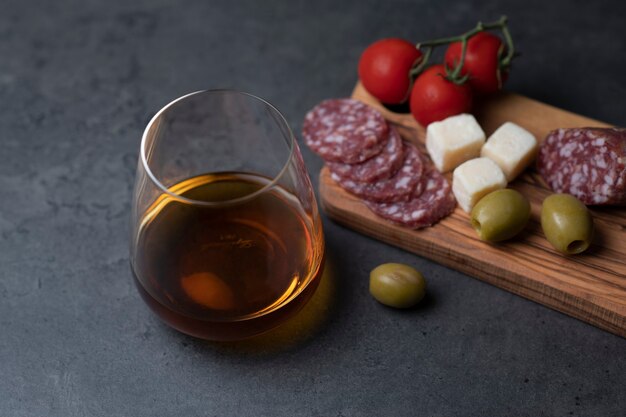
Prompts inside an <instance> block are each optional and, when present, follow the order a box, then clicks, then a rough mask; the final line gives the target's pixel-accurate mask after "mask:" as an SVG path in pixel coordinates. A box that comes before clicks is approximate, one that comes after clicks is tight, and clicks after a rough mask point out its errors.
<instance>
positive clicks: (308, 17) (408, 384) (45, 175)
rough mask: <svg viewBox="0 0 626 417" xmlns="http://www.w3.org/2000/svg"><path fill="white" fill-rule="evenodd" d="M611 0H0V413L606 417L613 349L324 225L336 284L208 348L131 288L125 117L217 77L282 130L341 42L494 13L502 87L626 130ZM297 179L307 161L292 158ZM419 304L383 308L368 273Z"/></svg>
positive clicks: (429, 33)
mask: <svg viewBox="0 0 626 417" xmlns="http://www.w3.org/2000/svg"><path fill="white" fill-rule="evenodd" d="M625 5H626V3H624V2H622V1H617V0H616V1H594V2H586V1H585V2H583V1H565V0H558V1H552V2H547V1H542V2H528V1H525V2H514V1H509V2H495V1H481V2H479V1H463V2H461V1H457V2H454V1H437V2H435V1H385V2H383V1H380V2H375V1H356V0H355V1H344V2H339V1H315V2H314V1H282V2H279V1H273V2H269V1H268V2H261V1H235V0H229V1H179V2H174V1H164V0H138V1H96V0H58V1H40V2H34V1H25V0H0V415H2V416H64V417H70V416H92V415H93V416H151V417H154V416H174V415H181V416H183V415H184V416H276V415H289V416H294V415H319V416H361V415H387V416H392V415H393V416H414V415H429V416H468V415H494V416H495V415H518V416H540V415H545V416H567V415H581V416H592V415H593V416H600V415H602V416H618V415H624V412H625V411H624V410H626V395H625V387H626V341H625V340H624V339H621V338H619V337H617V336H614V335H611V334H609V333H607V332H604V331H602V330H598V329H596V328H594V327H592V326H590V325H587V324H585V323H583V322H580V321H577V320H575V319H573V318H570V317H567V316H564V315H562V314H560V313H557V312H555V311H552V310H549V309H547V308H545V307H543V306H541V305H538V304H535V303H533V302H530V301H527V300H524V299H522V298H520V297H517V296H514V295H512V294H509V293H507V292H505V291H502V290H499V289H497V288H495V287H491V286H489V285H487V284H484V283H482V282H480V281H477V280H475V279H472V278H469V277H467V276H465V275H463V274H460V273H457V272H455V271H452V270H450V269H447V268H444V267H441V266H439V265H436V264H434V263H431V262H429V261H427V260H425V259H422V258H419V257H417V256H414V255H411V254H408V253H405V252H402V251H400V250H397V249H394V248H392V247H389V246H386V245H384V244H382V243H379V242H377V241H374V240H371V239H369V238H366V237H363V236H361V235H359V234H356V233H353V232H352V231H350V230H347V229H344V228H342V227H340V226H338V225H335V224H333V223H332V222H330V221H328V219H324V226H325V231H326V236H327V242H328V248H329V254H330V257H331V261H332V263H333V268H332V269H333V273H332V275H330V276H329V277H327V278H326V279H325V281H324V282H323V284H322V288H321V290H320V291H319V293H318V295H317V296H316V298H315V299H314V300H313V302H312V303H311V304H310V305H309V306H307V308H306V310H305V311H304V312H303V313H302V314H301V316H299V317H298V318H297V319H296V321H295V322H293V323H289V324H288V325H286V326H285V327H284V328H282V329H280V330H279V331H276V332H274V333H271V334H269V335H267V336H265V337H262V338H260V339H258V340H256V341H252V342H247V343H239V344H210V343H203V342H198V341H195V340H193V339H191V338H188V337H185V336H182V335H180V334H178V333H176V332H174V331H172V330H169V329H168V328H166V327H165V326H164V325H162V324H161V323H160V322H159V321H158V320H157V319H156V318H155V317H154V316H153V315H152V314H151V313H150V312H149V311H148V309H147V307H145V305H144V304H143V303H142V302H141V300H140V299H139V296H138V294H137V292H136V290H135V288H134V287H133V285H132V281H131V275H130V270H129V266H128V244H127V238H128V236H127V230H128V218H129V207H130V198H131V186H132V181H133V177H134V170H135V166H136V158H137V151H138V147H139V140H140V136H141V133H142V130H143V127H144V126H145V124H146V123H147V121H148V120H149V118H150V117H151V116H152V115H153V114H154V113H155V112H156V111H157V110H158V109H159V108H160V107H161V106H163V105H164V104H166V103H167V102H168V101H170V100H171V99H173V98H175V97H178V96H180V95H182V94H184V93H187V92H190V91H194V90H197V89H202V88H216V87H233V88H237V89H241V90H246V91H250V92H252V93H255V94H257V95H259V96H262V97H264V98H266V99H268V100H269V101H271V102H272V103H274V104H275V105H276V106H277V107H278V108H279V109H281V110H282V112H283V113H284V114H285V116H286V117H287V119H288V120H289V122H290V124H291V125H292V127H293V128H294V130H295V131H296V132H297V131H299V128H300V125H301V120H302V117H303V115H304V113H305V112H306V111H307V110H308V109H309V108H310V107H312V106H313V105H314V104H316V103H317V102H318V101H320V100H321V99H324V98H328V97H337V96H346V95H348V94H349V92H350V91H351V88H352V86H353V84H354V82H355V79H356V74H355V72H356V70H355V69H356V63H357V60H358V57H359V54H360V52H361V51H362V50H363V49H364V47H365V46H366V45H367V44H369V43H371V42H372V41H374V40H376V39H378V38H380V37H384V36H401V37H406V38H408V39H413V40H420V39H425V38H432V37H435V36H439V35H447V34H449V33H457V32H461V31H464V30H466V29H467V28H469V27H471V26H472V25H473V24H474V23H475V22H476V21H477V20H479V19H485V20H492V19H496V18H497V17H499V15H500V14H503V13H506V14H508V15H509V17H510V19H511V30H512V32H513V35H514V37H515V39H516V41H517V45H518V47H519V50H520V51H521V52H522V54H523V55H522V57H521V58H520V59H519V60H518V61H517V62H516V63H515V68H514V71H513V73H512V76H511V79H510V82H509V83H508V85H507V87H508V88H509V89H510V90H513V91H516V92H519V93H522V94H526V95H529V96H531V97H533V98H536V99H539V100H543V101H545V102H548V103H551V104H554V105H556V106H559V107H563V108H566V109H569V110H572V111H575V112H578V113H581V114H586V115H588V116H591V117H594V118H598V119H601V120H605V121H607V122H611V123H615V124H620V125H626V116H625V113H624V108H625V107H624V104H625V98H624V97H625V96H626V80H625V75H624V68H625V67H626V53H625V52H626V29H625V28H626V7H625ZM303 153H304V157H305V160H306V162H307V166H308V169H309V171H310V172H311V174H312V176H313V178H314V181H316V180H315V177H316V174H317V172H318V171H319V169H320V166H321V161H320V160H319V159H318V158H317V157H315V156H314V155H313V154H311V153H310V152H309V151H308V150H306V149H303ZM388 261H397V262H405V263H409V264H412V265H415V266H416V267H418V268H419V269H421V270H422V271H423V272H424V273H425V275H426V276H427V278H428V284H429V298H428V300H426V302H425V303H424V305H423V306H422V307H421V308H418V309H417V310H413V311H408V312H398V311H393V310H390V309H386V308H383V307H382V306H380V305H378V304H377V303H376V302H374V301H373V300H372V299H371V298H370V297H369V295H368V292H367V277H368V272H369V270H370V269H371V268H372V267H373V266H375V265H377V264H379V263H382V262H388Z"/></svg>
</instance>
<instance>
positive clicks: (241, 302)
mask: <svg viewBox="0 0 626 417" xmlns="http://www.w3.org/2000/svg"><path fill="white" fill-rule="evenodd" d="M131 216H132V218H131V240H130V261H131V269H132V273H133V277H134V281H135V283H136V286H137V288H138V290H139V293H140V294H141V297H142V298H143V300H144V301H145V302H146V304H147V305H148V306H149V307H150V308H151V309H152V311H153V312H154V313H156V315H157V316H158V317H160V318H161V319H162V320H163V321H164V322H165V323H167V324H168V325H170V326H172V327H173V328H175V329H177V330H179V331H181V332H183V333H186V334H189V335H191V336H195V337H199V338H203V339H208V340H237V339H243V338H247V337H251V336H254V335H257V334H260V333H263V332H265V331H267V330H270V329H272V328H274V327H276V326H278V325H279V324H281V323H282V322H284V321H285V320H287V319H288V318H290V317H291V316H293V315H295V314H296V313H297V312H298V311H299V310H300V309H301V308H302V307H303V306H304V305H305V304H306V302H307V301H308V300H309V299H310V298H311V296H312V294H313V293H314V292H315V289H316V287H317V285H318V283H319V280H320V279H321V273H322V267H323V263H324V237H323V232H322V226H321V222H320V218H319V213H318V209H317V203H316V201H315V195H314V193H313V188H312V186H311V181H310V179H309V177H308V174H307V171H306V167H305V165H304V161H303V160H302V155H301V154H300V150H299V148H298V144H297V142H296V140H295V138H294V135H293V133H292V132H291V130H290V128H289V126H288V124H287V122H286V120H285V118H284V117H283V116H282V115H281V114H280V112H279V111H278V110H277V109H276V108H275V107H274V106H272V105H271V104H269V103H268V102H266V101H264V100H262V99H260V98H258V97H255V96H253V95H251V94H247V93H242V92H237V91H231V90H210V91H199V92H195V93H191V94H188V95H186V96H183V97H181V98H179V99H177V100H174V101H173V102H171V103H169V104H168V105H166V106H165V107H164V108H163V109H161V110H160V111H159V112H158V113H157V114H156V115H155V116H154V118H153V119H152V120H151V121H150V123H149V124H148V126H147V127H146V129H145V132H144V134H143V138H142V141H141V149H140V156H139V162H138V167H137V175H136V178H135V187H134V193H133V202H132V214H131Z"/></svg>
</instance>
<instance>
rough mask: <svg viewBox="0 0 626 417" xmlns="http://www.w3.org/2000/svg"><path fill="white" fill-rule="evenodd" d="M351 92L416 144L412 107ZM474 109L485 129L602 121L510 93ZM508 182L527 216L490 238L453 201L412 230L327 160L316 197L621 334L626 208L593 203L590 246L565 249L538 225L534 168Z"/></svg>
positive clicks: (542, 191)
mask: <svg viewBox="0 0 626 417" xmlns="http://www.w3.org/2000/svg"><path fill="white" fill-rule="evenodd" d="M352 96H353V97H354V98H357V99H359V100H362V101H364V102H366V103H368V104H370V105H372V106H374V107H377V108H378V109H379V110H381V111H382V112H383V114H384V115H385V117H386V118H387V120H389V121H390V122H391V123H393V124H394V125H396V127H398V128H399V129H400V132H401V134H402V136H403V137H404V138H405V139H406V140H409V141H412V142H415V143H416V144H418V146H420V147H422V149H423V140H424V129H423V128H422V127H421V126H419V125H418V124H417V123H416V122H415V121H414V119H413V118H412V116H411V115H407V114H398V113H392V112H390V111H389V110H387V109H385V108H384V107H383V106H381V105H380V103H378V102H377V101H376V99H374V98H373V97H372V96H370V95H369V94H368V93H367V92H366V91H365V90H364V89H363V88H362V86H361V85H360V84H357V86H356V88H355V90H354V92H353V95H352ZM476 115H477V118H478V121H479V123H480V124H481V126H482V127H483V128H484V130H485V133H487V135H489V134H491V133H492V132H493V131H494V130H495V129H496V128H498V127H499V126H500V125H501V124H502V123H504V122H506V121H512V122H515V123H518V124H519V125H521V126H523V127H524V128H526V129H528V130H529V131H531V132H532V133H533V134H535V135H536V136H537V138H538V139H540V140H541V139H542V138H544V137H545V136H546V134H547V133H548V132H549V131H550V130H552V129H556V128H558V127H576V126H578V127H580V126H604V127H606V126H608V125H607V124H605V123H602V122H599V121H596V120H593V119H589V118H586V117H583V116H579V115H576V114H574V113H570V112H567V111H564V110H561V109H558V108H556V107H552V106H549V105H546V104H543V103H540V102H537V101H535V100H531V99H529V98H526V97H523V96H520V95H516V94H511V93H504V94H502V95H500V96H498V97H496V98H494V99H491V100H489V101H487V102H485V103H483V104H482V105H481V106H480V107H479V109H478V110H477V112H476ZM448 178H449V176H448ZM509 186H510V187H511V188H515V189H517V190H518V191H520V192H522V193H523V194H524V195H525V196H527V197H528V198H529V199H530V201H531V205H532V214H531V220H530V223H529V225H528V226H527V227H526V229H525V231H524V232H523V233H522V235H521V236H519V237H517V238H515V239H514V240H511V241H509V242H504V243H499V244H495V245H492V244H488V243H485V242H482V241H480V240H479V239H478V238H477V236H476V234H475V232H474V230H473V229H472V228H471V226H470V225H469V217H468V215H467V214H466V213H465V212H463V210H461V209H460V208H459V207H457V209H456V210H455V211H454V213H453V214H452V215H450V216H448V217H447V218H445V219H444V220H443V221H441V222H440V223H438V224H436V225H434V226H433V227H430V228H426V229H421V230H411V229H408V228H404V227H400V226H396V225H394V224H392V223H389V222H387V221H385V220H383V219H381V218H379V217H378V216H376V215H374V214H373V213H372V212H370V211H369V210H368V209H367V207H366V206H365V205H364V204H363V203H362V202H361V200H360V199H359V198H357V197H355V196H353V195H351V194H349V193H347V192H346V191H344V190H343V189H341V188H340V187H339V186H338V185H337V184H336V183H335V182H334V181H332V180H331V178H330V175H329V172H328V169H327V168H324V169H323V170H322V171H321V173H320V197H321V205H322V208H323V209H324V210H325V211H326V213H327V214H328V216H329V217H330V218H332V219H334V220H335V221H337V222H339V223H341V224H344V225H346V226H348V227H350V228H352V229H355V230H357V231H359V232H361V233H363V234H366V235H368V236H372V237H374V238H376V239H379V240H381V241H383V242H387V243H389V244H392V245H395V246H398V247H401V248H404V249H406V250H408V251H411V252H413V253H416V254H418V255H420V256H423V257H426V258H429V259H432V260H434V261H436V262H439V263H440V264H442V265H445V266H448V267H450V268H453V269H456V270H459V271H462V272H464V273H466V274H468V275H471V276H473V277H476V278H479V279H482V280H483V281H486V282H488V283H490V284H493V285H496V286H498V287H500V288H504V289H506V290H508V291H511V292H513V293H515V294H519V295H521V296H523V297H526V298H529V299H531V300H534V301H536V302H539V303H541V304H544V305H546V306H549V307H551V308H554V309H555V310H558V311H561V312H564V313H566V314H569V315H571V316H573V317H576V318H579V319H581V320H584V321H586V322H589V323H591V324H593V325H595V326H598V327H600V328H602V329H605V330H608V331H610V332H612V333H615V334H618V335H620V336H622V337H626V210H624V208H600V209H594V210H592V212H593V217H594V221H595V226H596V234H595V238H594V242H593V244H592V246H591V247H590V249H589V250H588V251H587V252H585V253H583V254H581V255H577V256H570V257H565V256H562V255H560V254H559V253H557V252H556V251H555V250H554V249H552V247H551V246H550V244H549V243H548V241H547V240H546V239H545V238H544V236H543V232H542V230H541V225H540V223H539V213H540V209H541V202H542V201H543V199H544V198H545V197H546V196H547V195H549V194H550V191H549V190H548V189H547V188H546V187H545V185H544V183H543V181H542V180H541V178H540V176H539V175H538V174H537V173H536V172H534V171H532V170H529V171H528V172H526V173H525V174H524V175H522V176H521V177H520V178H518V179H516V180H515V181H514V182H513V183H511V184H510V185H509Z"/></svg>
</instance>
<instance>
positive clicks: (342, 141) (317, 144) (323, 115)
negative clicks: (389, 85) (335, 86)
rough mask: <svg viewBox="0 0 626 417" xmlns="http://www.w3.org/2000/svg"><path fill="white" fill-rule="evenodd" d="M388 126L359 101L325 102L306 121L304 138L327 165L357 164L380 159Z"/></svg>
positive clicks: (373, 111) (338, 100) (379, 115)
mask: <svg viewBox="0 0 626 417" xmlns="http://www.w3.org/2000/svg"><path fill="white" fill-rule="evenodd" d="M387 131H388V126H387V122H386V121H385V119H384V117H383V116H382V115H381V114H380V112H378V111H377V110H375V109H373V108H371V107H370V106H368V105H367V104H364V103H362V102H360V101H358V100H353V99H330V100H324V101H322V102H321V103H320V104H318V105H317V106H315V107H314V108H313V109H312V110H311V111H309V112H308V113H307V115H306V116H305V118H304V123H303V126H302V136H303V137H304V141H305V142H306V144H307V145H308V146H309V147H310V148H311V150H312V151H313V152H315V153H317V154H318V155H319V156H321V157H322V158H324V159H325V160H326V161H332V162H342V163H346V164H356V163H360V162H363V161H365V160H367V159H369V158H372V157H373V156H375V155H378V154H379V153H380V152H381V151H382V149H383V148H384V147H385V145H386V143H387Z"/></svg>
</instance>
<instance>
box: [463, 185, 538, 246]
mask: <svg viewBox="0 0 626 417" xmlns="http://www.w3.org/2000/svg"><path fill="white" fill-rule="evenodd" d="M529 218H530V203H529V202H528V199H527V198H526V197H524V196H523V195H522V194H520V193H519V192H517V191H515V190H511V189H510V188H506V189H503V190H497V191H494V192H492V193H489V194H487V195H486V196H484V197H483V198H481V199H480V201H479V202H478V203H477V204H476V205H475V206H474V208H473V209H472V213H471V222H472V227H473V228H474V230H476V233H478V237H480V238H481V239H482V240H486V241H489V242H499V241H502V240H506V239H510V238H512V237H513V236H515V235H517V234H518V233H519V232H521V231H522V229H524V226H526V223H528V219H529Z"/></svg>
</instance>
